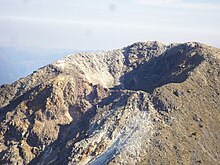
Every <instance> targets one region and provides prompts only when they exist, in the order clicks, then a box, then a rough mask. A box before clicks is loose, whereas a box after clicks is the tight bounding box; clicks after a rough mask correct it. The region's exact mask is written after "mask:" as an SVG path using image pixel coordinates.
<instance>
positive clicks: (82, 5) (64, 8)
mask: <svg viewBox="0 0 220 165" xmlns="http://www.w3.org/2000/svg"><path fill="white" fill-rule="evenodd" d="M147 40H159V41H162V42H168V43H170V42H185V41H199V42H203V43H207V44H209V45H213V46H216V47H219V48H220V0H62V1H61V0H0V46H38V47H44V48H74V49H79V50H100V49H115V48H121V47H123V46H126V45H128V44H131V43H133V42H137V41H147Z"/></svg>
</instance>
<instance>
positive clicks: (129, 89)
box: [0, 42, 220, 165]
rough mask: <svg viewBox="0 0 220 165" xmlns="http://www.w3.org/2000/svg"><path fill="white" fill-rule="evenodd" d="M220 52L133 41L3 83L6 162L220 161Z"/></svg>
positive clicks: (1, 138) (1, 127)
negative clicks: (6, 83) (128, 44)
mask: <svg viewBox="0 0 220 165" xmlns="http://www.w3.org/2000/svg"><path fill="white" fill-rule="evenodd" d="M219 95H220V50H219V49H217V48H213V47H210V46H207V45H203V44H200V43H193V42H191V43H184V44H170V45H166V44H163V43H160V42H146V43H135V44H133V45H130V46H128V47H125V48H123V49H119V50H113V51H107V52H94V53H80V54H75V55H69V56H67V57H65V58H63V59H61V60H59V61H56V62H55V63H53V64H50V65H48V66H45V67H43V68H40V69H39V70H37V71H36V72H34V73H33V74H31V75H29V76H28V77H26V78H22V79H20V80H19V81H16V82H14V83H13V84H11V85H2V86H1V88H0V96H1V97H0V107H1V109H0V164H40V165H43V164H93V165H96V164H97V165H98V164H219V162H220V143H219V142H220V126H219V125H220V108H219V107H220V99H219V98H220V96H219Z"/></svg>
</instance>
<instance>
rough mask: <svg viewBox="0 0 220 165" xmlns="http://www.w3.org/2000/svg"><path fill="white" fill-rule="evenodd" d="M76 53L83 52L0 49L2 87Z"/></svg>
mask: <svg viewBox="0 0 220 165" xmlns="http://www.w3.org/2000/svg"><path fill="white" fill-rule="evenodd" d="M76 52H81V51H77V50H73V49H44V48H38V47H26V48H14V47H0V85H1V84H8V83H12V82H14V81H16V80H18V79H19V78H21V77H25V76H27V75H29V74H31V73H32V72H33V71H34V70H37V69H39V68H40V67H43V66H45V65H47V64H49V63H51V62H53V61H55V60H58V59H60V58H62V57H63V56H64V55H67V54H71V53H76Z"/></svg>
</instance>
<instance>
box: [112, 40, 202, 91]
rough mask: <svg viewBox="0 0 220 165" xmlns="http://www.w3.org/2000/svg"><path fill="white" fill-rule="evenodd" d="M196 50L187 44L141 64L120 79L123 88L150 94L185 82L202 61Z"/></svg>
mask: <svg viewBox="0 0 220 165" xmlns="http://www.w3.org/2000/svg"><path fill="white" fill-rule="evenodd" d="M197 47H198V46H196V48H197ZM196 48H195V47H189V46H188V45H187V44H184V45H178V46H175V47H173V48H171V49H168V50H167V51H166V52H165V53H164V54H162V55H160V56H158V57H155V58H151V59H150V60H149V61H145V62H142V64H140V65H137V67H134V68H133V70H132V71H130V72H127V73H125V74H124V75H123V76H122V77H121V78H120V81H121V84H122V85H123V88H124V89H129V90H142V91H146V92H150V93H151V92H153V90H154V89H155V88H157V87H161V86H163V85H166V84H169V83H181V82H183V81H185V80H186V79H187V77H188V75H189V73H190V72H191V71H192V70H193V69H195V68H196V67H197V66H198V65H199V64H200V63H201V62H202V61H203V60H204V57H203V56H202V55H201V54H199V53H198V51H197V49H196ZM125 56H126V55H125ZM117 88H121V87H120V86H117V87H115V89H117Z"/></svg>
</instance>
